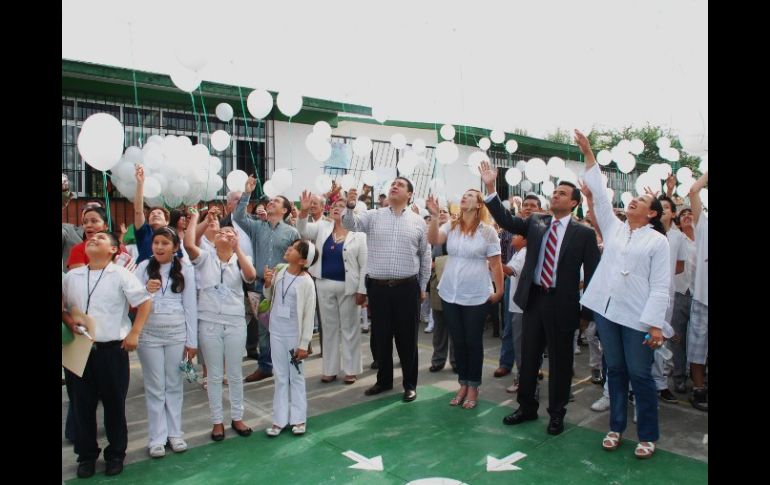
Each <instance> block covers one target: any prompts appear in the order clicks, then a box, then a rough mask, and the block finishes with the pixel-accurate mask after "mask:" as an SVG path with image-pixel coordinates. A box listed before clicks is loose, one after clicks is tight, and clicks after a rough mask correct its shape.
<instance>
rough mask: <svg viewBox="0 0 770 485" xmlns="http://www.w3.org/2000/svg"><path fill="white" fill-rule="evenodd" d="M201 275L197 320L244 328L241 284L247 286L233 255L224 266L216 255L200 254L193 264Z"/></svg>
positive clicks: (213, 253) (244, 310)
mask: <svg viewBox="0 0 770 485" xmlns="http://www.w3.org/2000/svg"><path fill="white" fill-rule="evenodd" d="M192 264H193V266H194V267H195V271H196V273H198V274H200V278H199V282H200V288H199V290H198V318H199V319H201V320H206V321H209V322H217V323H222V324H225V325H245V324H246V319H245V318H244V315H245V313H246V307H245V306H244V303H243V282H246V283H248V281H247V280H246V277H245V276H243V271H242V270H241V269H240V267H239V266H238V256H237V255H236V254H235V253H233V255H232V256H231V257H230V260H229V261H228V262H226V263H223V262H222V261H220V260H219V257H218V256H217V254H216V252H214V251H205V250H201V252H200V254H199V255H198V257H197V258H195V259H194V260H193V261H192Z"/></svg>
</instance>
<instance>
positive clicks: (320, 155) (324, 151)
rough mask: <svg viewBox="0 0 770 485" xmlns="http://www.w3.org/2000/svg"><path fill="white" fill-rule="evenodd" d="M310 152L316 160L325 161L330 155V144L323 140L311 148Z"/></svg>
mask: <svg viewBox="0 0 770 485" xmlns="http://www.w3.org/2000/svg"><path fill="white" fill-rule="evenodd" d="M310 153H311V155H313V158H315V159H316V161H318V162H325V161H326V160H328V159H329V157H331V156H332V145H331V143H329V142H323V143H322V144H321V145H318V146H317V147H315V148H313V151H312V152H310Z"/></svg>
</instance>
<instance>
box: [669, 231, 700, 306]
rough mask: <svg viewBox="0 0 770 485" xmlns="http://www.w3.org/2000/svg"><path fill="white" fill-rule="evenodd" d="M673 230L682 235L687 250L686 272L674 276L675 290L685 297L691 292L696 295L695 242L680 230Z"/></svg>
mask: <svg viewBox="0 0 770 485" xmlns="http://www.w3.org/2000/svg"><path fill="white" fill-rule="evenodd" d="M671 230H672V231H674V230H675V231H677V232H679V233H681V234H682V241H683V246H684V248H685V249H684V252H685V258H684V271H683V272H681V273H679V274H678V275H674V290H675V291H676V292H677V293H681V294H683V295H684V294H686V293H687V292H688V291H689V292H690V295H692V294H693V293H695V241H693V240H692V239H690V238H689V237H687V236H686V235H685V233H683V232H682V231H680V230H679V229H671Z"/></svg>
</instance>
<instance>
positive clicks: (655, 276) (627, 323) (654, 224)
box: [575, 130, 673, 458]
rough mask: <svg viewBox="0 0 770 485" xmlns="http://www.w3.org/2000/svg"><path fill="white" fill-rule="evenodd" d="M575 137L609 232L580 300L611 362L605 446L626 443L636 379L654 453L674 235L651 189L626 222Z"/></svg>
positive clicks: (644, 445) (641, 418) (642, 450)
mask: <svg viewBox="0 0 770 485" xmlns="http://www.w3.org/2000/svg"><path fill="white" fill-rule="evenodd" d="M575 141H576V142H577V144H578V146H580V150H581V151H582V152H583V155H584V156H585V161H586V171H585V174H584V176H583V177H584V181H585V186H584V187H583V191H584V193H585V195H586V197H592V194H593V205H594V217H595V219H596V221H597V223H598V225H599V229H600V230H601V232H602V237H603V238H604V252H603V253H602V259H601V261H600V262H599V265H598V266H597V268H596V272H595V273H594V277H593V278H592V279H591V283H590V284H589V285H588V288H587V289H586V290H585V293H584V294H583V298H582V299H581V300H580V303H581V304H583V305H584V306H586V307H588V308H590V309H591V310H593V311H594V318H595V321H596V325H597V328H598V330H599V335H600V336H601V341H602V347H603V348H604V357H605V358H606V360H607V368H608V376H607V380H608V384H609V393H610V431H609V433H607V435H606V437H605V438H604V440H603V441H602V446H603V447H604V449H606V450H614V449H616V448H617V447H618V446H620V443H621V441H620V440H621V435H622V433H623V432H624V431H625V429H626V423H627V412H628V403H627V399H626V396H628V385H629V381H630V383H631V386H632V387H633V389H634V396H635V398H636V412H637V433H638V436H639V444H638V445H637V447H636V450H635V451H634V454H635V455H636V457H637V458H649V457H651V456H652V455H653V453H654V452H655V442H656V441H657V440H658V437H659V430H658V395H657V392H656V389H655V382H654V380H653V378H652V362H653V352H654V349H656V348H658V347H660V346H661V345H663V342H664V340H665V338H670V337H671V336H673V330H672V328H671V326H670V325H669V324H668V323H667V322H666V309H667V308H668V300H669V285H670V282H671V268H670V267H669V259H670V257H669V248H668V240H667V239H666V236H665V230H664V229H663V224H662V223H661V220H660V218H661V216H662V214H663V207H662V205H661V203H660V201H659V200H657V199H655V197H653V196H651V195H647V194H645V195H642V196H639V197H637V198H635V199H634V200H632V201H631V202H630V203H629V204H628V206H627V208H626V217H627V219H626V221H625V222H621V221H620V220H619V219H618V218H617V217H616V216H615V214H614V212H613V209H612V202H611V201H610V200H609V197H607V192H606V187H605V185H604V183H603V182H602V179H601V172H600V170H599V166H598V165H597V164H596V159H595V158H594V154H593V152H592V151H591V146H590V144H589V142H588V139H587V138H586V137H585V135H583V134H582V133H580V131H578V130H575ZM586 189H589V190H586ZM648 335H649V338H647V336H648Z"/></svg>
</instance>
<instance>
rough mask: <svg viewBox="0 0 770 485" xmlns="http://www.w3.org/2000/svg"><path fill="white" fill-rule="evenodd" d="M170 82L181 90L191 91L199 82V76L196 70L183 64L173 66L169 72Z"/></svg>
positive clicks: (196, 87)
mask: <svg viewBox="0 0 770 485" xmlns="http://www.w3.org/2000/svg"><path fill="white" fill-rule="evenodd" d="M169 76H170V77H171V82H173V83H174V86H176V87H178V88H179V89H181V90H182V91H185V92H187V93H192V92H193V91H195V90H196V89H198V86H199V85H200V83H201V76H200V74H198V73H197V72H196V71H192V70H190V69H187V68H186V67H183V66H174V68H173V69H172V70H171V73H169Z"/></svg>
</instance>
